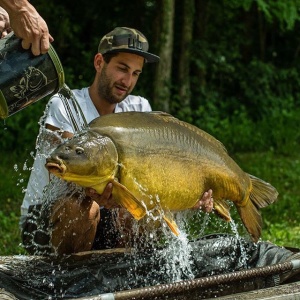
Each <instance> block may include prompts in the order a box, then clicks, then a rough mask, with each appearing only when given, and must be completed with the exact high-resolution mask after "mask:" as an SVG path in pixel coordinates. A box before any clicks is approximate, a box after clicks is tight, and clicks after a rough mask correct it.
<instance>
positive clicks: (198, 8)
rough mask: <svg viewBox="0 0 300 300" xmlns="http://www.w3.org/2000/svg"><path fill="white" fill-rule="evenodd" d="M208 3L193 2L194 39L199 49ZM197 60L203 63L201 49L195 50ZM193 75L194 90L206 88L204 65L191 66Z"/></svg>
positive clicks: (198, 0) (207, 0)
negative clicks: (194, 81) (194, 79)
mask: <svg viewBox="0 0 300 300" xmlns="http://www.w3.org/2000/svg"><path fill="white" fill-rule="evenodd" d="M208 2H209V0H196V1H195V16H197V17H196V18H195V30H194V37H195V40H196V41H198V43H199V44H200V47H203V46H202V44H203V43H202V41H203V40H204V39H205V32H206V24H207V22H208V18H209V14H208V12H207V10H208ZM196 53H198V55H197V58H196V59H197V60H201V61H203V57H202V56H203V54H202V51H201V49H199V48H198V49H197V52H196ZM193 74H194V78H196V83H195V84H196V87H195V88H196V89H198V88H199V87H205V86H206V68H205V64H204V63H202V64H196V63H195V64H193Z"/></svg>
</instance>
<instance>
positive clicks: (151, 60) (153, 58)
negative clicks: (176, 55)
mask: <svg viewBox="0 0 300 300" xmlns="http://www.w3.org/2000/svg"><path fill="white" fill-rule="evenodd" d="M117 52H126V53H133V54H136V55H140V56H142V57H144V58H145V60H146V63H155V62H159V60H160V57H159V56H157V55H155V54H152V53H149V52H145V51H141V50H138V49H113V50H109V51H106V52H105V53H102V54H106V53H117Z"/></svg>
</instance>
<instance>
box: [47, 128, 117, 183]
mask: <svg viewBox="0 0 300 300" xmlns="http://www.w3.org/2000/svg"><path fill="white" fill-rule="evenodd" d="M45 167H46V168H47V169H48V171H49V172H50V173H52V174H54V175H56V176H58V177H60V178H62V179H64V180H66V181H71V182H74V183H76V184H78V185H80V186H83V187H92V186H95V185H99V184H100V183H104V182H108V181H109V180H112V179H113V178H114V175H115V174H116V173H117V168H118V152H117V149H116V147H115V145H114V143H113V141H112V140H111V139H110V138H109V137H106V136H103V135H100V134H98V133H96V132H93V131H92V130H87V131H84V132H81V133H80V134H77V135H75V136H74V137H72V138H70V139H68V140H67V141H65V142H63V143H62V144H60V145H59V146H58V147H57V148H55V149H54V150H53V152H52V153H51V154H50V156H49V157H48V158H47V159H46V165H45Z"/></svg>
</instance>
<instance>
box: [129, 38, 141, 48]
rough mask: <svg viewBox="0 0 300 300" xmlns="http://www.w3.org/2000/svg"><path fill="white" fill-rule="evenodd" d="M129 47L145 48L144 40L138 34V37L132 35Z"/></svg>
mask: <svg viewBox="0 0 300 300" xmlns="http://www.w3.org/2000/svg"><path fill="white" fill-rule="evenodd" d="M128 48H134V49H138V50H143V47H142V42H141V41H140V40H139V35H138V36H137V38H136V39H135V38H132V37H129V38H128Z"/></svg>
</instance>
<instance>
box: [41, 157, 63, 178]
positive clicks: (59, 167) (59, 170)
mask: <svg viewBox="0 0 300 300" xmlns="http://www.w3.org/2000/svg"><path fill="white" fill-rule="evenodd" d="M45 167H46V168H47V170H48V171H49V172H50V173H53V174H59V175H60V176H62V175H64V174H65V173H66V169H67V167H66V165H65V164H64V163H63V161H62V160H60V159H57V160H56V161H55V162H53V161H50V160H49V161H48V160H47V161H46V164H45Z"/></svg>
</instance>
